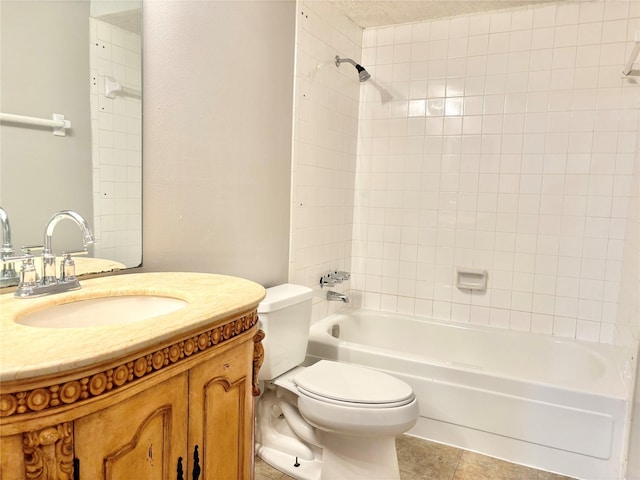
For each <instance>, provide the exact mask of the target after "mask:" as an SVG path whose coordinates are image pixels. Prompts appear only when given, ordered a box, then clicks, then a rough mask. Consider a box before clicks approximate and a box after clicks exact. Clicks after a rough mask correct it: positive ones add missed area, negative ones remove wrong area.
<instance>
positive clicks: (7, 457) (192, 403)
mask: <svg viewBox="0 0 640 480" xmlns="http://www.w3.org/2000/svg"><path fill="white" fill-rule="evenodd" d="M262 336H263V334H262V332H261V331H259V330H258V323H257V314H256V313H255V310H254V311H252V312H249V313H245V314H243V315H240V316H235V317H233V318H232V319H230V320H229V321H225V322H224V323H223V324H221V325H219V326H216V327H215V328H210V329H208V330H204V331H199V332H195V333H193V334H191V335H189V336H187V337H183V338H180V339H177V340H175V341H174V342H171V343H167V344H164V345H160V346H156V347H155V348H154V349H150V350H147V351H145V352H142V354H138V355H137V356H135V357H130V358H127V359H123V360H121V361H120V362H118V363H117V364H113V365H108V366H107V367H108V368H104V367H102V368H100V369H98V370H95V371H94V373H93V374H91V375H85V376H83V377H82V378H78V379H75V380H73V379H71V380H70V379H69V375H68V374H67V375H66V378H65V379H64V380H65V382H64V384H63V385H60V384H55V385H51V386H49V387H46V388H45V389H44V390H48V392H49V393H51V392H57V398H58V399H59V398H60V397H61V395H62V393H63V391H64V390H65V386H68V385H70V384H73V383H74V382H76V383H75V385H77V386H78V387H79V388H80V389H81V390H82V392H83V393H84V394H87V395H90V393H91V389H92V387H95V388H97V389H98V390H96V391H95V392H94V393H96V392H98V391H99V390H101V389H102V388H103V386H102V385H100V381H101V380H104V381H107V382H110V384H109V385H111V387H112V388H111V390H110V391H109V392H106V393H105V394H97V395H94V396H93V397H91V396H90V398H86V399H85V400H84V401H82V400H79V401H77V402H74V403H76V405H75V408H68V407H66V406H63V407H62V408H55V405H51V408H49V409H44V408H43V409H42V411H44V410H49V414H48V415H43V413H42V411H41V412H25V413H23V414H19V415H10V416H9V417H10V418H9V420H10V421H6V420H7V418H6V412H5V418H3V417H0V421H2V422H0V428H1V429H2V430H0V433H1V437H0V479H2V480H26V479H29V480H54V479H55V480H132V479H141V480H174V479H175V480H196V479H199V480H217V479H223V480H232V479H238V480H247V479H250V478H253V423H254V419H253V418H254V410H253V405H254V398H253V395H254V392H256V387H257V373H258V369H259V367H260V365H261V363H262V346H261V345H260V341H261V339H262ZM118 372H122V375H124V376H126V381H124V382H123V378H124V377H122V378H121V377H118V375H119V373H118ZM118 382H123V383H122V385H119V386H117V388H116V386H115V384H116V383H118ZM5 387H6V385H3V388H2V391H0V393H1V394H2V396H3V397H4V398H3V401H4V402H5V404H6V402H10V401H13V399H18V400H17V401H18V402H19V401H20V399H24V398H27V397H30V396H31V397H33V396H34V391H36V390H38V388H40V389H41V390H42V388H43V387H38V388H31V389H30V390H28V391H20V389H17V390H18V391H15V392H8V391H7V388H5ZM104 389H105V391H106V389H107V387H106V386H105V387H104ZM14 390H16V389H15V388H14ZM41 393H42V392H41ZM51 403H54V402H50V404H51ZM55 403H56V404H59V403H60V402H55ZM37 408H40V406H38V407H37ZM48 430H50V431H48ZM54 431H55V432H62V433H61V434H59V435H58V434H53V433H52V432H54ZM43 432H44V433H43ZM56 435H57V436H56ZM39 436H40V437H42V436H44V437H47V438H50V440H51V441H50V442H49V445H46V446H45V445H43V444H42V445H41V444H38V445H35V447H33V448H30V449H26V447H25V445H27V443H28V439H29V438H32V437H33V438H36V437H39ZM36 443H37V442H36ZM41 443H42V442H41Z"/></svg>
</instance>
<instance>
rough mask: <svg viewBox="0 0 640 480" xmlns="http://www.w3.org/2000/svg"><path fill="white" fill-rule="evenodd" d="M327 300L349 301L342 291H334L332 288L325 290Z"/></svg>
mask: <svg viewBox="0 0 640 480" xmlns="http://www.w3.org/2000/svg"><path fill="white" fill-rule="evenodd" d="M327 300H328V301H330V302H344V303H349V297H348V296H347V295H345V294H344V293H338V292H334V291H333V290H329V291H328V292H327Z"/></svg>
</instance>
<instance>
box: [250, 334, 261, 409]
mask: <svg viewBox="0 0 640 480" xmlns="http://www.w3.org/2000/svg"><path fill="white" fill-rule="evenodd" d="M263 339H264V331H263V330H262V329H261V330H258V333H256V336H255V337H253V342H254V345H253V389H252V392H251V393H252V394H253V396H254V397H258V396H260V382H259V381H258V374H259V373H260V367H262V362H264V346H263V345H262V340H263Z"/></svg>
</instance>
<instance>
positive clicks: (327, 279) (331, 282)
mask: <svg viewBox="0 0 640 480" xmlns="http://www.w3.org/2000/svg"><path fill="white" fill-rule="evenodd" d="M335 284H336V280H335V279H334V278H332V277H331V274H330V273H328V274H326V275H323V276H322V277H320V288H323V287H324V286H325V285H326V286H328V287H333V286H335Z"/></svg>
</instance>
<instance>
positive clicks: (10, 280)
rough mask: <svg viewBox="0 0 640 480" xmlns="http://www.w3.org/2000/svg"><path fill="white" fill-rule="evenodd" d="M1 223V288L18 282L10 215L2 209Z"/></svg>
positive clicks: (0, 208) (0, 214)
mask: <svg viewBox="0 0 640 480" xmlns="http://www.w3.org/2000/svg"><path fill="white" fill-rule="evenodd" d="M0 222H2V235H3V236H2V248H1V249H0V259H1V260H2V271H1V272H0V287H6V286H9V285H15V282H16V280H18V273H17V272H16V269H15V265H14V261H13V260H12V259H11V258H12V257H13V245H12V244H11V225H10V224H9V215H7V212H6V211H5V210H4V208H2V207H0Z"/></svg>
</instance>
